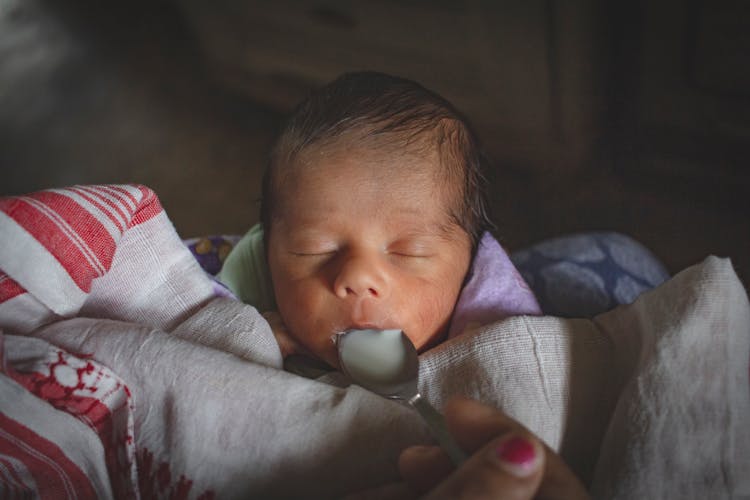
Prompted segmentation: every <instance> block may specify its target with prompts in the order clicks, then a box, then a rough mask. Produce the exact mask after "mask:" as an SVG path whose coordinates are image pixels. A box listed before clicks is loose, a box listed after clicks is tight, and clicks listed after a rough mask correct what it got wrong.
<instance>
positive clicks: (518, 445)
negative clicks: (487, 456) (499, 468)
mask: <svg viewBox="0 0 750 500" xmlns="http://www.w3.org/2000/svg"><path fill="white" fill-rule="evenodd" d="M495 454H496V455H497V458H499V459H500V460H502V461H503V462H507V463H510V464H513V465H516V466H518V467H522V468H525V467H528V466H530V465H532V464H533V463H534V458H535V455H536V452H535V450H534V446H533V445H532V444H531V443H529V442H528V441H526V440H525V439H523V438H520V437H514V438H511V439H509V440H507V441H505V442H503V443H500V444H499V445H498V447H497V448H495Z"/></svg>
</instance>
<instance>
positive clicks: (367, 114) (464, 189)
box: [260, 71, 494, 249]
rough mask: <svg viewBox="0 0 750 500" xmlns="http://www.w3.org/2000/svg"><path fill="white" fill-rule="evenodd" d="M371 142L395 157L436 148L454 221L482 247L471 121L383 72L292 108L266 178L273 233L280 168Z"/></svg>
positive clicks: (481, 197) (266, 209)
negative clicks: (341, 146) (340, 145)
mask: <svg viewBox="0 0 750 500" xmlns="http://www.w3.org/2000/svg"><path fill="white" fill-rule="evenodd" d="M344 140H347V141H351V140H355V141H358V143H361V144H365V145H367V144H368V141H369V142H371V143H373V144H377V147H378V148H379V149H380V150H383V148H384V147H386V148H389V149H391V150H392V151H391V152H394V151H395V152H402V151H404V152H406V151H408V152H410V153H417V154H424V153H426V152H428V151H430V150H434V149H435V148H437V150H438V155H439V157H440V163H441V164H442V166H443V167H444V169H445V170H444V172H443V174H444V175H443V176H442V178H444V179H445V180H446V187H447V188H448V189H450V190H451V191H452V193H454V194H455V198H454V199H456V200H457V202H456V203H453V205H454V206H453V207H451V208H450V216H451V218H452V219H453V220H454V221H455V222H456V223H457V224H458V225H459V226H460V227H462V228H463V229H464V230H465V231H466V233H467V234H468V235H469V237H470V238H471V242H472V248H473V249H476V247H477V245H478V243H479V239H480V238H481V236H482V233H483V232H484V231H485V230H488V229H492V228H493V227H494V226H493V224H492V222H491V221H490V219H489V217H488V215H487V202H486V194H485V180H484V176H483V173H482V172H483V170H484V164H485V161H486V160H485V157H484V155H483V154H482V152H481V150H480V147H479V142H478V140H477V138H476V135H475V134H474V132H473V130H472V129H471V127H470V125H469V123H468V121H467V120H466V119H465V118H464V117H463V116H462V115H461V114H460V113H459V112H458V111H457V110H456V109H455V108H454V107H453V105H451V104H450V103H449V102H448V101H446V100H445V99H443V98H442V97H441V96H439V95H437V94H436V93H434V92H431V91H430V90H427V89H426V88H424V87H422V86H421V85H419V84H418V83H415V82H413V81H410V80H407V79H404V78H399V77H395V76H390V75H386V74H383V73H377V72H371V71H362V72H355V73H345V74H343V75H342V76H340V77H339V78H337V79H336V80H334V81H333V82H331V83H329V84H328V85H326V86H324V87H323V88H321V89H319V90H317V91H316V92H314V93H312V94H311V95H310V96H309V97H308V98H307V99H306V100H305V101H303V102H302V103H301V104H300V105H299V106H297V108H296V109H295V110H294V112H293V113H292V115H291V116H290V118H289V119H288V121H287V123H286V125H285V127H284V128H283V130H282V132H281V135H280V136H279V138H278V140H277V142H276V144H275V146H274V148H273V150H272V152H271V158H270V162H269V164H268V168H267V169H266V172H265V174H264V177H263V188H262V189H263V192H262V198H261V207H260V216H261V223H262V224H263V227H264V229H265V231H266V241H267V236H268V233H269V231H270V229H271V223H272V214H273V210H274V205H275V203H276V200H275V198H274V196H275V193H276V188H277V187H278V182H279V174H280V172H279V169H282V168H289V167H291V166H292V165H293V164H295V162H297V161H299V160H300V159H301V157H302V155H303V154H304V153H306V152H308V151H311V150H317V151H319V150H322V149H323V148H326V147H330V146H335V145H336V144H337V141H344Z"/></svg>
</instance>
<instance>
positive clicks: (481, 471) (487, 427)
mask: <svg viewBox="0 0 750 500" xmlns="http://www.w3.org/2000/svg"><path fill="white" fill-rule="evenodd" d="M445 419H446V423H447V425H448V429H449V430H450V431H451V434H453V436H454V437H455V438H456V440H457V441H458V443H459V445H460V446H461V447H462V448H463V449H464V450H466V451H467V452H469V453H472V455H471V456H470V457H469V458H468V459H467V460H466V462H464V463H463V464H462V465H461V466H460V467H459V468H457V469H454V467H453V465H452V464H451V462H450V460H449V459H448V456H447V455H446V454H445V453H444V452H443V451H442V449H440V448H439V447H437V446H413V447H410V448H407V449H405V450H404V451H403V452H402V453H401V456H400V457H399V470H400V472H401V475H402V476H403V478H404V480H405V481H406V482H407V483H408V484H409V485H410V486H411V488H412V489H413V490H415V491H416V492H418V493H420V494H426V496H425V498H428V499H441V498H446V499H448V498H450V499H453V498H461V499H477V498H503V499H505V498H507V499H524V500H526V499H530V498H542V499H578V498H588V497H589V496H588V493H587V492H586V490H585V488H584V487H583V485H582V484H581V482H580V481H579V480H578V478H577V477H576V476H575V475H574V474H573V472H572V471H571V470H570V468H568V466H567V465H566V464H565V463H564V462H563V461H562V459H561V458H560V457H559V456H558V455H557V454H556V453H555V452H553V451H552V450H550V449H549V448H548V447H547V446H546V445H544V443H542V442H541V441H540V440H539V439H538V438H537V437H536V436H534V435H533V434H532V433H531V432H529V431H528V430H527V429H526V428H525V427H523V426H522V425H521V424H519V423H518V422H516V421H515V420H513V419H512V418H510V417H508V416H507V415H505V414H504V413H502V412H500V411H498V410H496V409H494V408H491V407H489V406H485V405H483V404H481V403H478V402H476V401H472V400H468V399H454V400H452V401H450V402H449V403H448V404H447V405H446V407H445Z"/></svg>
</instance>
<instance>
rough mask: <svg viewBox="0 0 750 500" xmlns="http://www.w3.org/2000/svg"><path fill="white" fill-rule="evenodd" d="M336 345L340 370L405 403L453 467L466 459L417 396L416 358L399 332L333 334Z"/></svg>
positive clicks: (439, 417)
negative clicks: (419, 418)
mask: <svg viewBox="0 0 750 500" xmlns="http://www.w3.org/2000/svg"><path fill="white" fill-rule="evenodd" d="M335 342H336V347H337V348H338V354H339V362H340V365H341V369H342V371H343V372H344V374H346V375H347V376H348V377H349V378H350V379H351V380H352V381H353V382H354V383H356V384H357V385H361V386H362V387H364V388H365V389H368V390H370V391H372V392H374V393H375V394H379V395H380V396H384V397H386V398H389V399H399V400H403V401H406V402H408V403H409V404H410V405H411V406H412V407H414V408H415V409H416V410H417V412H418V413H419V414H420V415H421V416H422V418H423V419H424V421H425V422H426V423H427V425H428V426H429V428H430V431H431V432H432V435H433V436H434V437H435V439H437V441H438V443H439V444H440V446H442V447H443V450H445V452H446V453H447V454H448V456H449V457H450V459H451V461H452V462H453V464H454V465H459V464H460V463H461V462H463V461H464V460H465V459H466V454H465V453H464V452H463V451H462V450H461V448H459V447H458V445H457V444H456V442H455V441H454V440H453V437H452V436H451V435H450V433H449V432H448V429H447V428H446V426H445V420H444V419H443V416H442V415H441V414H440V413H439V412H438V411H437V410H436V409H435V408H434V407H433V406H432V405H431V404H430V403H428V402H427V400H426V399H424V398H423V397H422V396H421V395H420V394H419V390H418V389H417V382H418V379H419V357H418V356H417V350H416V349H415V348H414V344H412V343H411V340H409V337H407V336H406V335H405V334H404V332H403V331H402V330H348V331H346V332H343V333H341V334H338V335H336V338H335Z"/></svg>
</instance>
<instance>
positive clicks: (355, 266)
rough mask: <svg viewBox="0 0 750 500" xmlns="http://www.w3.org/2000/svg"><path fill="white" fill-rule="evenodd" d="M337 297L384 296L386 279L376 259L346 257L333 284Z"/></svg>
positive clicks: (386, 289) (385, 293)
mask: <svg viewBox="0 0 750 500" xmlns="http://www.w3.org/2000/svg"><path fill="white" fill-rule="evenodd" d="M333 288H334V293H336V295H337V296H338V297H339V298H342V299H345V298H347V297H350V296H356V297H360V298H362V297H373V298H380V299H382V298H384V297H385V296H386V295H387V293H388V285H387V280H386V279H385V275H384V273H383V270H382V269H381V267H380V264H379V263H378V262H377V259H374V258H365V257H355V256H352V257H347V258H346V259H345V260H344V262H343V263H342V265H341V268H340V270H339V273H338V275H337V276H336V280H335V281H334V284H333Z"/></svg>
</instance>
